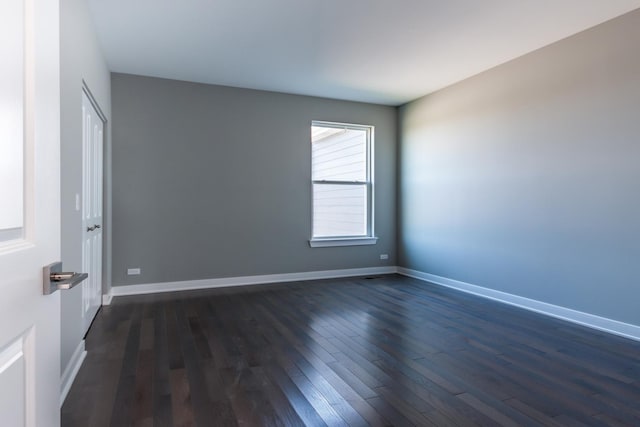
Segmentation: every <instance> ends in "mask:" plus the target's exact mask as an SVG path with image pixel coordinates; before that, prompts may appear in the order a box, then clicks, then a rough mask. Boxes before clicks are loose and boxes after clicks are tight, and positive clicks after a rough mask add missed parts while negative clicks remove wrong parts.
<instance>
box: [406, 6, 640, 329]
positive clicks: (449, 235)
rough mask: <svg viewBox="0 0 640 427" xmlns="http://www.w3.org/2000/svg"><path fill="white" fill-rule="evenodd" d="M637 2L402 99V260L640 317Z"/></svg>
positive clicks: (583, 307) (612, 314)
mask: <svg viewBox="0 0 640 427" xmlns="http://www.w3.org/2000/svg"><path fill="white" fill-rule="evenodd" d="M639 45H640V11H636V12H632V13H630V14H627V15H625V16H622V17H620V18H618V19H615V20H613V21H610V22H607V23H604V24H602V25H600V26H597V27H594V28H592V29H590V30H587V31H585V32H583V33H580V34H578V35H576V36H573V37H571V38H568V39H565V40H563V41H560V42H558V43H555V44H553V45H551V46H548V47H545V48H543V49H541V50H539V51H536V52H533V53H531V54H528V55H526V56H524V57H521V58H519V59H516V60H514V61H511V62H509V63H506V64H504V65H501V66H499V67H497V68H495V69H492V70H489V71H487V72H485V73H482V74H480V75H478V76H475V77H473V78H470V79H468V80H466V81H463V82H461V83H458V84H456V85H454V86H451V87H449V88H446V89H444V90H442V91H439V92H437V93H435V94H432V95H430V96H427V97H424V98H421V99H419V100H416V101H414V102H412V103H409V104H408V105H406V106H404V107H403V108H402V109H401V111H400V122H399V128H400V131H401V146H400V153H399V155H400V162H399V164H400V166H399V169H400V171H399V178H400V183H399V199H400V215H399V235H400V238H399V245H398V250H399V264H400V265H401V266H404V267H407V268H411V269H416V270H420V271H423V272H427V273H431V274H436V275H439V276H443V277H447V278H451V279H456V280H461V281H464V282H468V283H472V284H475V285H479V286H484V287H488V288H492V289H496V290H500V291H504V292H508V293H512V294H516V295H520V296H524V297H528V298H533V299H536V300H540V301H544V302H548V303H551V304H557V305H560V306H564V307H568V308H573V309H577V310H580V311H585V312H588V313H592V314H596V315H601V316H604V317H608V318H611V319H617V320H620V321H624V322H628V323H631V324H635V325H640V310H639V309H638V301H640V284H639V283H638V277H640V198H639V194H640V193H639V188H640V187H639V183H640V114H639V112H640V55H638V46H639Z"/></svg>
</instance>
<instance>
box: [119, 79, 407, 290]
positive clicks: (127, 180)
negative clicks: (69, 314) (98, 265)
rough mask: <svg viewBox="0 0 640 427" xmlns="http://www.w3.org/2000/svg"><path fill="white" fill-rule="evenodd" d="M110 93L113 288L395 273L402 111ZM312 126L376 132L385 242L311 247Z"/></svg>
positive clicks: (144, 83) (213, 94)
mask: <svg viewBox="0 0 640 427" xmlns="http://www.w3.org/2000/svg"><path fill="white" fill-rule="evenodd" d="M111 86H112V101H113V219H114V225H113V284H114V286H119V285H129V284H136V283H159V282H168V281H186V280H195V279H207V278H222V277H236V276H249V275H261V274H279V273H292V272H304V271H317V270H331V269H343V268H358V267H377V266H385V265H395V262H396V259H395V252H394V251H395V239H396V236H395V224H396V219H395V173H396V172H395V167H396V151H395V148H396V127H395V124H396V119H395V109H394V108H393V107H385V106H376V105H369V104H362V103H353V102H345V101H335V100H328V99H321V98H312V97H305V96H296V95H285V94H279V93H271V92H261V91H255V90H247V89H237V88H229V87H220V86H210V85H203V84H195V83H187V82H179V81H172V80H163V79H157V78H150V77H139V76H132V75H125V74H112V81H111ZM312 120H327V121H340V122H347V123H359V124H367V125H374V126H375V127H376V128H375V132H376V133H375V137H376V139H375V182H376V186H375V218H376V219H375V228H376V235H377V236H378V237H379V240H378V243H377V244H376V245H372V246H355V247H342V248H310V247H309V243H308V239H309V237H310V233H311V191H310V190H311V184H310V177H311V159H310V155H311V143H310V126H311V121H312ZM382 253H385V254H389V259H388V260H386V261H381V260H380V259H379V255H380V254H382ZM133 267H140V268H141V269H142V274H141V275H140V276H127V274H126V272H127V268H133Z"/></svg>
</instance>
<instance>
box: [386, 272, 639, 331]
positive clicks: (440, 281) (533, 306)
mask: <svg viewBox="0 0 640 427" xmlns="http://www.w3.org/2000/svg"><path fill="white" fill-rule="evenodd" d="M398 274H401V275H403V276H408V277H413V278H415V279H419V280H423V281H425V282H429V283H433V284H436V285H439V286H445V287H447V288H453V289H457V290H459V291H463V292H467V293H470V294H474V295H477V296H480V297H484V298H489V299H492V300H495V301H499V302H503V303H505V304H509V305H513V306H516V307H520V308H524V309H526V310H530V311H535V312H536V313H541V314H545V315H547V316H551V317H555V318H558V319H563V320H566V321H569V322H572V323H577V324H579V325H582V326H587V327H589V328H593V329H597V330H599V331H604V332H608V333H611V334H615V335H620V336H622V337H625V338H630V339H632V340H636V341H640V326H637V325H632V324H629V323H624V322H620V321H618V320H613V319H608V318H606V317H600V316H596V315H594V314H589V313H584V312H582V311H577V310H573V309H570V308H566V307H561V306H558V305H553V304H548V303H545V302H542V301H537V300H533V299H529V298H525V297H521V296H518V295H513V294H509V293H506V292H501V291H496V290H494V289H489V288H484V287H482V286H477V285H472V284H470V283H466V282H461V281H458V280H453V279H449V278H446V277H441V276H437V275H434V274H429V273H424V272H422V271H417V270H411V269H408V268H404V267H398Z"/></svg>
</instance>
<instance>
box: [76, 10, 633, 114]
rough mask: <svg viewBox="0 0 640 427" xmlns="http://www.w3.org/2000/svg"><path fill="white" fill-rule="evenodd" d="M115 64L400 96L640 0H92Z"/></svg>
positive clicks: (270, 86)
mask: <svg viewBox="0 0 640 427" xmlns="http://www.w3.org/2000/svg"><path fill="white" fill-rule="evenodd" d="M88 1H89V6H90V9H91V14H92V15H93V19H94V23H95V26H96V30H97V34H98V39H99V41H100V44H101V46H102V49H103V52H104V55H105V57H106V60H107V63H108V66H109V68H110V70H111V71H115V72H122V73H131V74H140V75H147V76H155V77H164V78H170V79H178V80H187V81H194V82H202V83H212V84H219V85H226V86H237V87H245V88H253V89H263V90H270V91H277V92H287V93H296V94H304V95H315V96H322V97H328V98H338V99H349V100H356V101H364V102H373V103H380V104H388V105H398V104H402V103H404V102H407V101H410V100H413V99H415V98H418V97H420V96H422V95H425V94H427V93H430V92H433V91H435V90H438V89H440V88H442V87H445V86H448V85H450V84H452V83H455V82H457V81H460V80H462V79H465V78H467V77H470V76H472V75H474V74H477V73H479V72H481V71H484V70H486V69H489V68H491V67H494V66H496V65H498V64H501V63H504V62H506V61H508V60H510V59H513V58H515V57H518V56H521V55H523V54H525V53H528V52H531V51H532V50H535V49H538V48H540V47H543V46H546V45H548V44H550V43H553V42H554V41H557V40H560V39H562V38H565V37H567V36H570V35H572V34H575V33H577V32H579V31H582V30H584V29H587V28H589V27H592V26H594V25H597V24H599V23H601V22H604V21H606V20H609V19H611V18H614V17H616V16H619V15H622V14H624V13H626V12H628V11H631V10H633V9H636V8H638V7H640V0H133V1H132V0H88Z"/></svg>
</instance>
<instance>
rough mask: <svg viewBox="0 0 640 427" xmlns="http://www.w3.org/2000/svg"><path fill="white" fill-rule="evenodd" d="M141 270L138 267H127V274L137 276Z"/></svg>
mask: <svg viewBox="0 0 640 427" xmlns="http://www.w3.org/2000/svg"><path fill="white" fill-rule="evenodd" d="M140 272H141V270H140V269H139V268H127V275H129V276H138V275H139V274H140Z"/></svg>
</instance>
